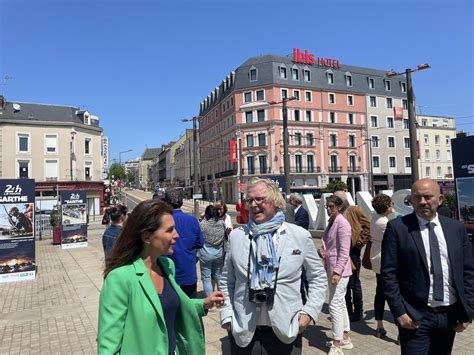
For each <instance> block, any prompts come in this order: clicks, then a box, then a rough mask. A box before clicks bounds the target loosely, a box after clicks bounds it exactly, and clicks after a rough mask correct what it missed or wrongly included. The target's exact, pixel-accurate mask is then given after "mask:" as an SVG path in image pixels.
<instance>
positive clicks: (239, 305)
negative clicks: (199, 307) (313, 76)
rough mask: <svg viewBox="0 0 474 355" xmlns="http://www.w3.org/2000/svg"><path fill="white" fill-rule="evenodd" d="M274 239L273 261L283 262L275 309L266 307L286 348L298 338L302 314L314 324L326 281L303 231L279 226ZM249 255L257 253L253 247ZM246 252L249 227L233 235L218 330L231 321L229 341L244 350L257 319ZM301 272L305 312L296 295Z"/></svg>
mask: <svg viewBox="0 0 474 355" xmlns="http://www.w3.org/2000/svg"><path fill="white" fill-rule="evenodd" d="M276 237H277V238H278V247H277V256H278V257H281V259H280V269H279V272H278V280H277V288H276V293H275V299H274V304H273V307H270V306H269V307H268V316H269V318H270V323H271V326H272V328H273V331H274V332H275V334H276V336H277V337H278V338H279V339H280V340H281V341H282V342H283V343H286V344H290V343H291V342H293V341H294V340H295V339H296V337H297V335H298V330H299V325H298V313H299V312H300V311H304V312H306V313H307V314H309V315H310V316H311V318H313V319H314V320H315V321H316V320H317V318H318V316H319V312H320V311H321V307H322V305H323V303H324V300H325V296H326V288H327V276H326V272H325V270H324V267H323V263H322V261H321V258H320V257H319V255H318V254H317V253H316V248H315V246H314V243H313V240H312V238H311V235H310V233H309V232H308V231H307V230H305V229H303V228H301V227H299V226H297V225H295V224H290V223H286V222H283V224H282V225H281V226H280V228H279V229H278V230H277V231H276ZM252 243H254V242H252ZM252 249H253V250H255V244H253V246H252ZM249 250H250V239H249V235H248V230H247V227H246V226H243V227H239V228H237V229H234V230H233V231H232V233H231V237H230V246H229V249H228V252H227V255H226V259H225V263H224V269H223V273H222V278H221V283H222V285H221V287H222V291H224V293H225V294H226V302H225V305H224V307H223V308H222V309H221V311H220V316H221V324H223V323H224V322H227V319H228V318H229V317H230V318H231V329H232V335H233V336H234V339H235V341H236V343H237V345H239V346H241V347H245V346H247V345H248V344H249V343H250V342H251V341H252V338H253V335H254V333H255V328H256V326H257V319H258V313H259V312H258V310H257V304H255V303H252V302H250V301H249V293H248V286H247V263H248V256H249ZM303 266H304V268H305V270H306V278H307V281H308V283H309V290H308V297H307V298H308V300H307V303H306V304H305V305H304V306H303V303H302V301H301V293H300V285H301V271H302V267H303ZM250 270H252V265H251V268H250ZM273 277H275V275H274V276H273Z"/></svg>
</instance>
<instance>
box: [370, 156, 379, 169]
mask: <svg viewBox="0 0 474 355" xmlns="http://www.w3.org/2000/svg"><path fill="white" fill-rule="evenodd" d="M372 167H373V168H380V157H377V156H376V157H372Z"/></svg>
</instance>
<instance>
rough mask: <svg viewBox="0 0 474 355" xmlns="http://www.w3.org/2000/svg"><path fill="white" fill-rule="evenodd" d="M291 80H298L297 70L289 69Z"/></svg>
mask: <svg viewBox="0 0 474 355" xmlns="http://www.w3.org/2000/svg"><path fill="white" fill-rule="evenodd" d="M291 78H292V79H293V80H300V76H299V72H298V69H297V68H292V69H291Z"/></svg>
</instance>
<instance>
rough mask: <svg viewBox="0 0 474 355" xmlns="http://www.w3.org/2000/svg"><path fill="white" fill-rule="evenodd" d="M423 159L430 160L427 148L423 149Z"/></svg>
mask: <svg viewBox="0 0 474 355" xmlns="http://www.w3.org/2000/svg"><path fill="white" fill-rule="evenodd" d="M425 160H430V151H429V149H425Z"/></svg>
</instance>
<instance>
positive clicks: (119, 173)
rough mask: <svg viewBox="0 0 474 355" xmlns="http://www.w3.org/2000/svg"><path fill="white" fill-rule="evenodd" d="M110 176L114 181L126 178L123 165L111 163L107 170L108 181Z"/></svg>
mask: <svg viewBox="0 0 474 355" xmlns="http://www.w3.org/2000/svg"><path fill="white" fill-rule="evenodd" d="M112 175H113V176H114V180H117V179H120V180H124V179H125V178H126V177H127V173H126V172H125V168H124V167H123V165H121V164H118V163H113V164H112V165H111V166H110V168H109V179H112Z"/></svg>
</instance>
